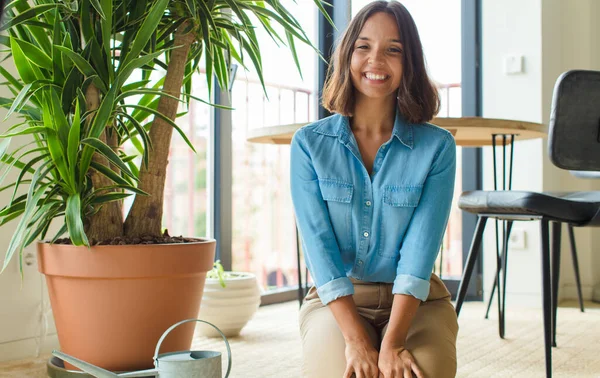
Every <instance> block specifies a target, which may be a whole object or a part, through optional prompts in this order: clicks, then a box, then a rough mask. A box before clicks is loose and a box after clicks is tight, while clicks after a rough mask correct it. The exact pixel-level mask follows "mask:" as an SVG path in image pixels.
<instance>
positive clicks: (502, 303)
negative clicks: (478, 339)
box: [496, 221, 513, 339]
mask: <svg viewBox="0 0 600 378" xmlns="http://www.w3.org/2000/svg"><path fill="white" fill-rule="evenodd" d="M512 225H513V221H507V222H506V230H505V232H503V233H502V234H503V236H504V240H503V243H504V245H503V246H502V256H501V259H500V264H501V265H500V266H499V268H500V269H502V281H500V272H499V271H497V273H496V281H498V282H502V290H500V285H498V320H499V323H498V331H499V333H500V338H502V339H503V338H504V334H505V331H506V321H505V314H506V311H505V310H506V267H507V262H508V240H509V238H510V231H511V230H512Z"/></svg>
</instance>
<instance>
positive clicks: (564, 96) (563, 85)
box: [548, 70, 600, 171]
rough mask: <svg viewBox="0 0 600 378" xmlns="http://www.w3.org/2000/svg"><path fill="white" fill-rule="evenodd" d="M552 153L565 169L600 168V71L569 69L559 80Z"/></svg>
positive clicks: (552, 123) (552, 117)
mask: <svg viewBox="0 0 600 378" xmlns="http://www.w3.org/2000/svg"><path fill="white" fill-rule="evenodd" d="M548 154H549V156H550V160H551V161H552V163H553V164H554V165H556V166H557V167H559V168H562V169H568V170H577V171H600V72H599V71H583V70H573V71H567V72H565V73H563V74H562V75H560V77H559V78H558V79H557V80H556V84H555V86H554V94H553V96H552V113H551V115H550V124H549V130H548Z"/></svg>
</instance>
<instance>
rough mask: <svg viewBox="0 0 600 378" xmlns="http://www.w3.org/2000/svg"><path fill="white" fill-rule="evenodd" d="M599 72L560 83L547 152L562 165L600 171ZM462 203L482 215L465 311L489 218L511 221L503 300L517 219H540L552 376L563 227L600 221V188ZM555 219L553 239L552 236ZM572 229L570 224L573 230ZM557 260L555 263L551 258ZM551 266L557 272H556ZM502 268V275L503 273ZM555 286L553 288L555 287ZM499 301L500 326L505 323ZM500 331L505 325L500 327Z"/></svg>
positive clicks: (478, 196) (487, 196)
mask: <svg viewBox="0 0 600 378" xmlns="http://www.w3.org/2000/svg"><path fill="white" fill-rule="evenodd" d="M599 121H600V72H595V71H580V70H577V71H569V72H566V73H564V74H562V75H561V76H560V77H559V78H558V80H557V82H556V85H555V88H554V96H553V100H552V114H551V117H550V124H549V139H548V152H549V156H550V160H551V161H552V163H553V164H554V165H555V166H557V167H558V168H562V169H565V170H572V171H600V129H599V125H600V123H599ZM459 207H460V208H461V209H463V210H465V211H468V212H471V213H474V214H477V216H478V222H477V227H476V230H475V235H474V236H473V240H472V243H471V247H470V251H469V255H468V257H467V263H466V265H465V269H464V272H463V278H462V281H461V283H460V286H459V290H458V296H457V301H456V313H457V314H459V313H460V309H461V306H462V304H463V301H464V299H465V295H466V292H467V287H468V285H469V280H470V278H471V274H472V273H473V268H474V266H475V261H476V259H477V255H478V254H479V249H480V246H481V240H482V236H483V231H484V229H485V225H486V222H487V220H488V219H489V218H493V219H499V220H502V221H506V230H505V232H504V235H503V236H504V237H503V249H502V254H501V255H499V256H497V259H496V264H497V273H496V281H497V282H498V284H499V285H498V301H499V303H501V301H502V300H503V298H504V296H505V293H504V292H502V293H501V288H503V287H505V286H504V285H500V283H501V282H502V283H505V282H506V269H502V267H504V266H505V264H506V249H507V244H508V235H510V230H511V228H512V225H513V222H515V221H530V220H539V221H540V226H541V262H542V264H541V269H542V290H543V291H542V292H543V295H542V303H543V311H544V343H545V356H546V376H547V377H551V376H552V349H551V346H552V345H555V339H556V293H557V286H558V272H559V270H558V269H559V260H560V239H561V233H560V227H561V224H562V223H565V224H567V225H569V227H583V226H600V192H571V193H554V192H544V193H540V192H526V191H482V190H477V191H471V192H465V193H463V194H462V195H461V197H460V200H459ZM550 223H552V239H550ZM570 230H571V229H570ZM551 259H552V263H551V261H550V260H551ZM551 268H552V271H551ZM500 272H502V274H500ZM553 287H554V288H556V289H555V290H552V288H553ZM502 309H503V306H502V307H500V306H499V315H500V317H501V319H500V327H501V328H502V327H503V325H504V312H503V310H502ZM500 333H501V335H503V334H504V329H503V328H502V329H501V330H500Z"/></svg>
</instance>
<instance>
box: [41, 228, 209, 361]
mask: <svg viewBox="0 0 600 378" xmlns="http://www.w3.org/2000/svg"><path fill="white" fill-rule="evenodd" d="M215 246H216V242H215V240H204V239H203V240H200V241H199V242H197V243H184V244H148V245H118V246H95V247H92V248H87V247H75V246H72V245H59V244H48V243H38V263H39V271H40V272H41V273H43V274H44V275H46V282H47V284H48V292H49V295H50V302H51V304H52V312H53V314H54V321H55V323H56V330H57V333H58V341H59V343H60V346H61V350H62V351H63V352H65V353H67V354H70V355H72V356H75V357H77V358H80V359H82V360H84V361H87V362H90V363H92V364H94V365H97V366H100V367H102V368H104V369H108V370H112V371H131V370H141V369H147V368H152V367H153V366H154V365H153V361H152V357H153V355H154V348H155V347H156V343H157V342H158V339H159V338H160V336H161V335H162V333H163V332H164V331H165V330H166V329H167V328H168V327H169V326H171V325H172V324H174V323H176V322H178V321H180V320H183V319H188V318H196V317H197V316H198V311H199V309H200V301H201V298H202V293H203V289H204V281H205V279H206V272H208V271H209V270H210V269H211V268H212V266H213V261H214V255H215ZM193 333H194V324H193V323H190V324H186V325H184V326H182V327H180V328H178V329H176V330H175V331H174V332H172V334H170V335H169V336H168V337H167V339H166V340H165V342H164V343H163V346H162V348H161V353H165V352H172V351H183V350H189V349H190V346H191V341H192V337H193ZM68 368H72V367H68Z"/></svg>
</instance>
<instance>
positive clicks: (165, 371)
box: [52, 319, 231, 378]
mask: <svg viewBox="0 0 600 378" xmlns="http://www.w3.org/2000/svg"><path fill="white" fill-rule="evenodd" d="M189 322H200V323H205V324H208V325H210V326H211V327H213V328H214V329H216V330H217V332H219V334H221V336H222V337H223V340H225V345H226V346H227V372H226V373H225V378H227V377H229V373H230V371H231V349H230V348H229V342H228V341H227V338H226V337H225V335H224V334H223V332H221V330H220V329H219V328H217V327H216V326H214V325H213V324H211V323H209V322H207V321H204V320H200V319H187V320H182V321H180V322H179V323H176V324H173V325H172V326H171V327H169V329H167V330H166V331H165V333H163V335H162V336H161V337H160V339H159V340H158V344H157V345H156V350H155V352H154V366H155V368H154V369H148V370H140V371H133V372H128V373H121V374H116V373H113V372H112V371H108V370H106V369H102V368H101V367H98V366H95V365H92V364H90V363H88V362H85V361H82V360H80V359H78V358H75V357H73V356H69V355H68V354H65V353H62V352H59V351H57V350H55V351H52V354H53V355H55V356H56V357H59V358H61V359H62V360H63V361H66V362H68V363H70V364H72V365H73V366H76V367H78V368H79V369H81V370H83V371H84V372H86V373H88V374H91V375H93V376H94V377H97V378H116V377H119V378H131V377H152V376H153V377H158V378H221V376H222V374H223V372H222V369H221V353H220V352H212V351H185V352H171V353H163V354H161V355H159V354H158V351H159V350H160V345H161V344H162V342H163V340H164V339H165V337H167V335H168V334H169V333H170V332H171V331H172V330H174V329H175V328H176V327H178V326H180V325H182V324H184V323H189Z"/></svg>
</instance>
